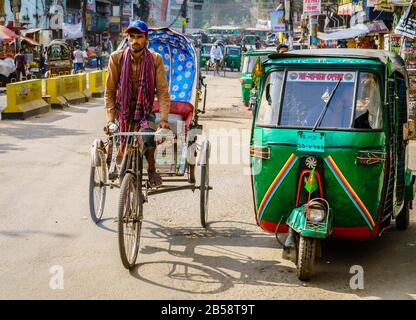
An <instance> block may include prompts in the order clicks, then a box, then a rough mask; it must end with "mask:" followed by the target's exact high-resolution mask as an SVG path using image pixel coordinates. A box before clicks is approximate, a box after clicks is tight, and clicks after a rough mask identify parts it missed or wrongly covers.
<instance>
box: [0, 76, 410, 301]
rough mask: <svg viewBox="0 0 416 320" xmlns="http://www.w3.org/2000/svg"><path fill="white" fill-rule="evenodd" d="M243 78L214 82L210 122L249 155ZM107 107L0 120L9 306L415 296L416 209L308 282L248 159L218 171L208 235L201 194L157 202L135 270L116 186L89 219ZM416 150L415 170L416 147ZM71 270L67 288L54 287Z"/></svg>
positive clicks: (2, 271) (2, 237) (1, 289)
mask: <svg viewBox="0 0 416 320" xmlns="http://www.w3.org/2000/svg"><path fill="white" fill-rule="evenodd" d="M237 77H238V76H237V75H236V74H235V75H234V76H233V78H226V79H224V78H219V77H216V78H214V77H212V76H208V78H207V82H208V84H209V95H208V103H209V105H208V112H207V114H206V115H204V116H203V118H201V123H202V124H203V125H204V130H205V133H206V134H210V135H211V134H213V133H215V132H214V131H212V130H214V129H223V130H224V129H225V130H231V129H238V130H239V131H237V132H242V133H243V137H242V138H241V140H240V141H239V142H237V141H236V140H235V141H234V145H235V148H236V150H237V151H238V150H240V151H241V150H242V151H241V153H242V154H245V153H246V152H247V149H246V148H247V137H246V136H245V135H244V134H246V133H247V132H248V129H249V128H250V124H251V119H250V114H249V113H248V112H247V111H246V110H245V109H244V107H242V106H241V105H240V104H239V97H240V91H239V90H240V89H239V82H238V79H237ZM102 108H103V100H102V99H96V100H93V101H92V102H90V103H86V104H83V105H80V106H71V107H70V108H68V109H65V111H52V112H51V113H49V114H46V115H41V116H38V117H35V118H31V119H28V120H26V121H1V122H0V181H1V184H0V203H1V207H2V210H1V211H0V298H3V299H4V298H13V299H14V298H29V299H38V298H40V299H44V298H52V299H59V298H64V299H74V298H79V299H96V298H98V299H102V298H112V299H123V298H133V299H387V298H389V299H414V298H416V267H415V266H416V254H415V253H416V233H415V231H416V223H415V222H416V221H415V220H416V219H415V218H416V217H415V214H414V212H412V218H411V219H412V222H411V226H410V228H409V230H407V231H406V232H400V231H398V230H397V229H396V228H395V227H394V225H392V228H391V230H389V231H388V232H387V233H386V234H385V235H384V236H383V237H382V238H381V239H378V240H377V241H370V242H365V243H361V242H358V243H351V242H333V243H329V244H327V245H326V246H325V248H324V257H323V258H322V259H319V260H318V261H317V266H316V269H317V274H316V276H315V277H314V278H313V280H312V281H310V282H308V283H307V284H305V283H302V282H300V281H299V280H298V279H297V277H296V273H295V267H294V265H293V264H291V263H290V262H287V261H285V260H282V259H281V248H280V247H279V246H278V244H277V242H276V240H275V238H274V236H273V235H270V234H267V233H265V232H263V231H262V230H261V229H260V228H258V227H257V226H256V225H255V221H254V212H253V203H252V196H251V186H250V179H249V177H248V176H247V175H245V174H244V169H245V167H246V165H245V164H242V163H241V162H239V163H236V164H221V163H218V164H213V163H212V165H211V172H210V177H211V184H212V185H213V187H214V190H213V191H212V193H211V194H210V215H209V221H210V225H209V229H208V230H207V231H206V230H204V229H202V228H201V227H200V225H199V211H198V210H199V209H198V206H199V197H198V194H197V193H195V194H193V193H192V192H191V191H181V192H177V193H171V194H164V195H158V196H154V197H152V198H151V199H150V202H149V204H147V205H146V211H145V222H144V230H143V234H142V240H141V250H140V253H139V260H138V262H139V264H138V265H137V266H136V267H135V268H134V269H133V270H132V272H130V273H129V272H127V271H126V270H124V269H123V267H122V265H121V262H120V258H119V253H118V245H117V233H116V229H117V225H116V223H115V222H114V219H113V218H114V216H115V213H116V203H117V200H118V190H111V191H109V192H108V197H107V201H106V209H105V213H104V219H105V220H104V222H103V223H102V224H99V225H95V224H93V223H92V222H91V220H90V217H89V209H88V177H89V167H90V159H89V147H90V143H91V142H92V140H93V139H94V137H96V136H101V135H102V134H101V128H102V125H103V123H104V121H105V119H104V113H103V109H102ZM228 132H230V131H228ZM217 133H218V131H217ZM230 143H231V141H230ZM411 147H412V151H413V152H412V157H411V161H412V164H413V165H414V163H415V161H414V160H415V152H414V151H416V150H415V147H416V146H415V144H412V146H411ZM229 149H231V147H229ZM217 155H218V153H217ZM230 155H231V153H230ZM218 158H219V159H218V161H217V162H220V161H219V160H221V158H220V157H218ZM212 162H214V161H212ZM236 162H237V161H236ZM352 265H361V266H363V268H364V271H365V278H364V280H365V282H364V284H365V288H364V290H352V289H351V288H350V286H349V282H350V278H351V276H352V275H351V274H349V270H350V267H351V266H352ZM61 271H63V275H64V277H63V279H64V287H63V289H59V282H55V280H56V277H55V276H57V275H59V274H60V272H61ZM51 284H52V287H53V285H54V284H55V285H58V289H55V290H53V289H51ZM55 288H56V286H55Z"/></svg>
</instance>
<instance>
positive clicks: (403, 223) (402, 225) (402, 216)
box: [396, 201, 410, 230]
mask: <svg viewBox="0 0 416 320" xmlns="http://www.w3.org/2000/svg"><path fill="white" fill-rule="evenodd" d="M409 215H410V202H409V201H405V202H404V205H403V209H402V210H401V211H400V213H399V214H398V216H397V217H396V226H397V229H399V230H406V229H407V228H408V227H409V219H410V217H409Z"/></svg>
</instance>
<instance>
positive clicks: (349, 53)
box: [269, 49, 406, 74]
mask: <svg viewBox="0 0 416 320" xmlns="http://www.w3.org/2000/svg"><path fill="white" fill-rule="evenodd" d="M291 57H296V58H298V57H306V58H340V59H366V60H375V61H380V62H381V63H383V64H385V65H386V64H387V63H388V62H389V60H390V67H391V71H392V72H394V71H399V72H401V73H403V74H404V73H405V70H406V68H405V64H404V61H403V59H402V58H401V57H400V56H398V55H396V54H395V53H392V52H390V51H385V50H374V49H306V50H292V51H288V52H285V53H280V54H278V53H276V54H270V55H269V58H270V59H285V58H291ZM269 63H270V60H269ZM344 63H346V61H344ZM350 63H353V61H352V62H350Z"/></svg>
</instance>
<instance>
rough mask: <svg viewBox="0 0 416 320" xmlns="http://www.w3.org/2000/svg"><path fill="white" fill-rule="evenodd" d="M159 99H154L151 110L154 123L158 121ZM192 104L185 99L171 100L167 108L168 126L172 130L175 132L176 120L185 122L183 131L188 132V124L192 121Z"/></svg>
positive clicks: (176, 130)
mask: <svg viewBox="0 0 416 320" xmlns="http://www.w3.org/2000/svg"><path fill="white" fill-rule="evenodd" d="M159 110H160V109H159V101H157V100H155V102H154V104H153V109H152V112H154V113H155V115H156V123H159V121H160V112H159ZM193 110H194V108H193V106H192V104H190V103H189V102H185V101H171V102H170V109H169V118H168V121H169V126H170V128H171V129H172V131H173V132H174V133H175V134H177V133H178V128H177V121H183V122H185V133H186V132H188V130H189V126H190V124H191V121H192V114H193Z"/></svg>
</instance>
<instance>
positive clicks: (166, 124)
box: [159, 120, 170, 129]
mask: <svg viewBox="0 0 416 320" xmlns="http://www.w3.org/2000/svg"><path fill="white" fill-rule="evenodd" d="M159 128H162V129H170V127H169V122H168V121H166V120H160V123H159Z"/></svg>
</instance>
